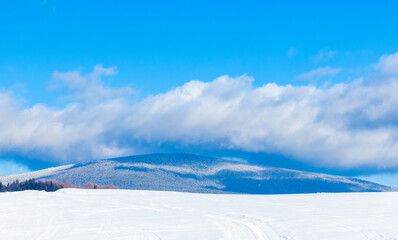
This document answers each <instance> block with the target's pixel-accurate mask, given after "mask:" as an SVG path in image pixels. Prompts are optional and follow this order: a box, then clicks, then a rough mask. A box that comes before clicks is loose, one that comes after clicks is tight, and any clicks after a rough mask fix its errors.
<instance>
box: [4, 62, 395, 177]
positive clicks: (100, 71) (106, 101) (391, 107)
mask: <svg viewBox="0 0 398 240" xmlns="http://www.w3.org/2000/svg"><path fill="white" fill-rule="evenodd" d="M393 56H395V55H390V56H383V57H382V58H381V59H380V62H379V64H378V69H379V70H378V71H379V72H378V74H377V78H378V79H377V81H375V80H373V81H366V79H365V80H362V79H357V80H356V81H354V82H351V83H348V84H343V83H339V84H335V85H332V86H329V87H317V86H313V85H307V86H293V85H283V86H282V85H278V84H275V83H267V84H265V85H263V86H260V87H254V86H253V81H254V79H253V78H251V77H248V76H240V77H235V78H233V77H228V76H221V77H219V78H217V79H215V80H214V81H211V82H202V81H190V82H187V83H186V84H184V85H182V86H180V87H177V88H175V89H172V90H170V91H168V92H165V93H163V94H158V95H154V96H149V97H146V98H144V99H141V100H137V99H135V100H134V98H133V99H132V98H131V95H133V94H135V92H134V90H133V89H130V88H120V89H110V88H106V87H104V84H103V82H102V80H101V77H102V76H105V75H111V74H116V68H114V67H113V68H104V67H102V66H100V65H98V66H95V67H94V70H93V72H92V73H89V74H86V75H84V74H82V73H81V72H78V71H72V72H65V73H60V72H55V73H54V74H53V80H52V81H51V85H52V86H56V87H57V88H59V87H62V88H67V89H69V91H70V94H69V95H68V96H67V99H69V100H68V101H69V103H68V104H67V105H66V106H65V107H64V108H52V107H49V106H46V105H45V104H41V103H40V104H36V105H34V106H32V107H24V106H22V105H20V104H19V102H18V100H17V99H15V97H13V95H12V94H11V93H6V92H3V93H0V115H1V116H2V117H1V118H0V151H2V152H6V151H12V152H18V153H20V154H23V155H28V156H40V157H41V158H43V159H44V158H46V159H50V160H51V161H57V162H59V163H69V162H77V161H83V160H89V159H93V158H107V157H117V156H122V155H129V154H134V153H137V152H140V151H142V149H141V147H142V146H145V145H146V144H150V145H155V146H156V144H161V143H171V144H173V143H174V144H182V145H189V146H195V145H200V144H209V145H211V146H213V147H215V148H220V149H236V150H243V151H251V152H265V153H277V154H283V155H287V156H290V157H293V158H295V159H297V160H298V161H302V162H305V163H307V164H311V165H316V166H323V167H330V168H344V169H350V168H360V167H374V168H375V169H388V168H397V167H398V111H397V106H398V95H397V93H398V77H394V76H392V75H393V74H394V73H395V72H394V71H392V70H391V69H398V61H395V60H394V59H395V58H394V57H393ZM390 58H393V60H391V59H390ZM394 64H395V65H394ZM394 66H395V67H394ZM384 76H385V77H384ZM154 151H156V149H154Z"/></svg>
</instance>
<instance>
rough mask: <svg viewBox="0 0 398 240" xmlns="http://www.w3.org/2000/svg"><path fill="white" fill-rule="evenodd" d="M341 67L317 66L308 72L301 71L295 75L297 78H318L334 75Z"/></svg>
mask: <svg viewBox="0 0 398 240" xmlns="http://www.w3.org/2000/svg"><path fill="white" fill-rule="evenodd" d="M339 72H341V69H339V68H331V67H319V68H317V69H314V70H311V71H309V72H305V73H302V74H300V75H298V76H297V77H296V79H299V80H319V79H322V78H328V77H334V76H336V75H337V74H338V73H339Z"/></svg>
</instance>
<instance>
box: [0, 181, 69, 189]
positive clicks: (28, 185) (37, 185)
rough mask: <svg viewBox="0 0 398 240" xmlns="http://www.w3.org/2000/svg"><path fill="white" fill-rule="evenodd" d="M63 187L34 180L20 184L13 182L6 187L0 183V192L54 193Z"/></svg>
mask: <svg viewBox="0 0 398 240" xmlns="http://www.w3.org/2000/svg"><path fill="white" fill-rule="evenodd" d="M63 187H64V186H63V185H59V184H56V183H53V181H44V182H43V181H36V180H35V179H34V178H31V179H29V180H26V181H22V182H20V181H18V180H15V181H13V182H12V183H8V184H7V185H5V184H3V183H1V182H0V192H15V191H24V190H39V191H46V192H55V191H57V190H58V189H61V188H63Z"/></svg>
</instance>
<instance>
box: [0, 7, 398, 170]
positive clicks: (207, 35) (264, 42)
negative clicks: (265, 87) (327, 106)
mask: <svg viewBox="0 0 398 240" xmlns="http://www.w3.org/2000/svg"><path fill="white" fill-rule="evenodd" d="M397 9H398V2H397V1H377V2H375V1H341V0H337V1H328V2H326V1H203V0H202V1H99V0H96V1H73V0H69V1H52V0H49V1H45V0H41V1H34V0H32V1H19V0H14V1H10V0H0V91H2V90H11V91H13V92H14V93H15V94H16V95H17V96H20V97H22V98H24V99H26V103H27V104H35V103H38V102H43V103H46V104H49V105H57V103H58V101H57V100H58V98H59V96H60V94H62V93H59V92H51V91H48V90H47V89H46V88H47V84H48V81H49V80H50V78H51V73H52V72H53V71H55V70H59V71H69V70H82V71H84V72H89V71H91V69H92V67H93V66H94V65H95V64H99V63H102V64H103V65H104V66H105V67H110V66H117V67H118V71H119V74H118V75H116V76H112V77H110V78H111V79H108V80H107V81H106V84H107V85H108V86H112V87H119V86H125V85H129V86H131V87H133V88H135V89H137V90H139V91H140V92H141V97H145V96H146V95H148V94H157V93H160V92H165V91H167V90H169V89H171V88H173V87H176V86H179V85H182V84H184V83H185V82H187V81H189V80H192V79H198V80H202V81H211V80H213V79H215V78H216V77H218V76H220V75H224V74H228V75H231V76H237V75H242V74H247V75H250V76H253V77H254V78H255V79H256V81H255V83H254V84H255V85H256V86H259V85H262V84H265V83H268V82H275V83H278V84H293V85H302V84H308V82H307V81H304V80H297V79H295V76H297V75H298V74H301V73H303V72H306V71H310V70H313V69H316V68H318V67H321V66H330V67H334V68H341V69H342V73H340V74H339V75H337V77H336V78H334V79H333V81H335V82H338V81H342V82H346V81H351V80H352V79H353V78H355V77H359V76H362V75H364V74H365V73H366V72H369V71H372V67H371V66H372V64H374V63H376V62H377V61H378V58H379V57H380V56H381V55H383V54H389V53H394V52H396V51H397V50H398V31H397V24H398V14H396V10H397ZM289 49H292V50H293V51H291V52H290V53H291V54H290V56H289V53H288V52H289ZM320 51H324V52H327V51H335V54H334V55H333V56H332V57H330V58H325V59H323V60H319V59H318V60H316V55H317V54H318V53H319V52H320ZM314 84H322V82H315V83H314ZM21 162H24V161H22V160H21ZM29 163H30V164H32V161H29ZM39 166H42V164H38V163H37V164H36V163H35V164H33V166H30V167H31V168H33V169H36V168H39Z"/></svg>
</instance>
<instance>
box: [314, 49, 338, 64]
mask: <svg viewBox="0 0 398 240" xmlns="http://www.w3.org/2000/svg"><path fill="white" fill-rule="evenodd" d="M337 53H338V51H336V50H320V51H319V52H318V53H317V54H316V55H315V57H314V61H315V62H316V63H320V62H324V61H327V60H329V59H331V58H333V57H335V56H336V55H337Z"/></svg>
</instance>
